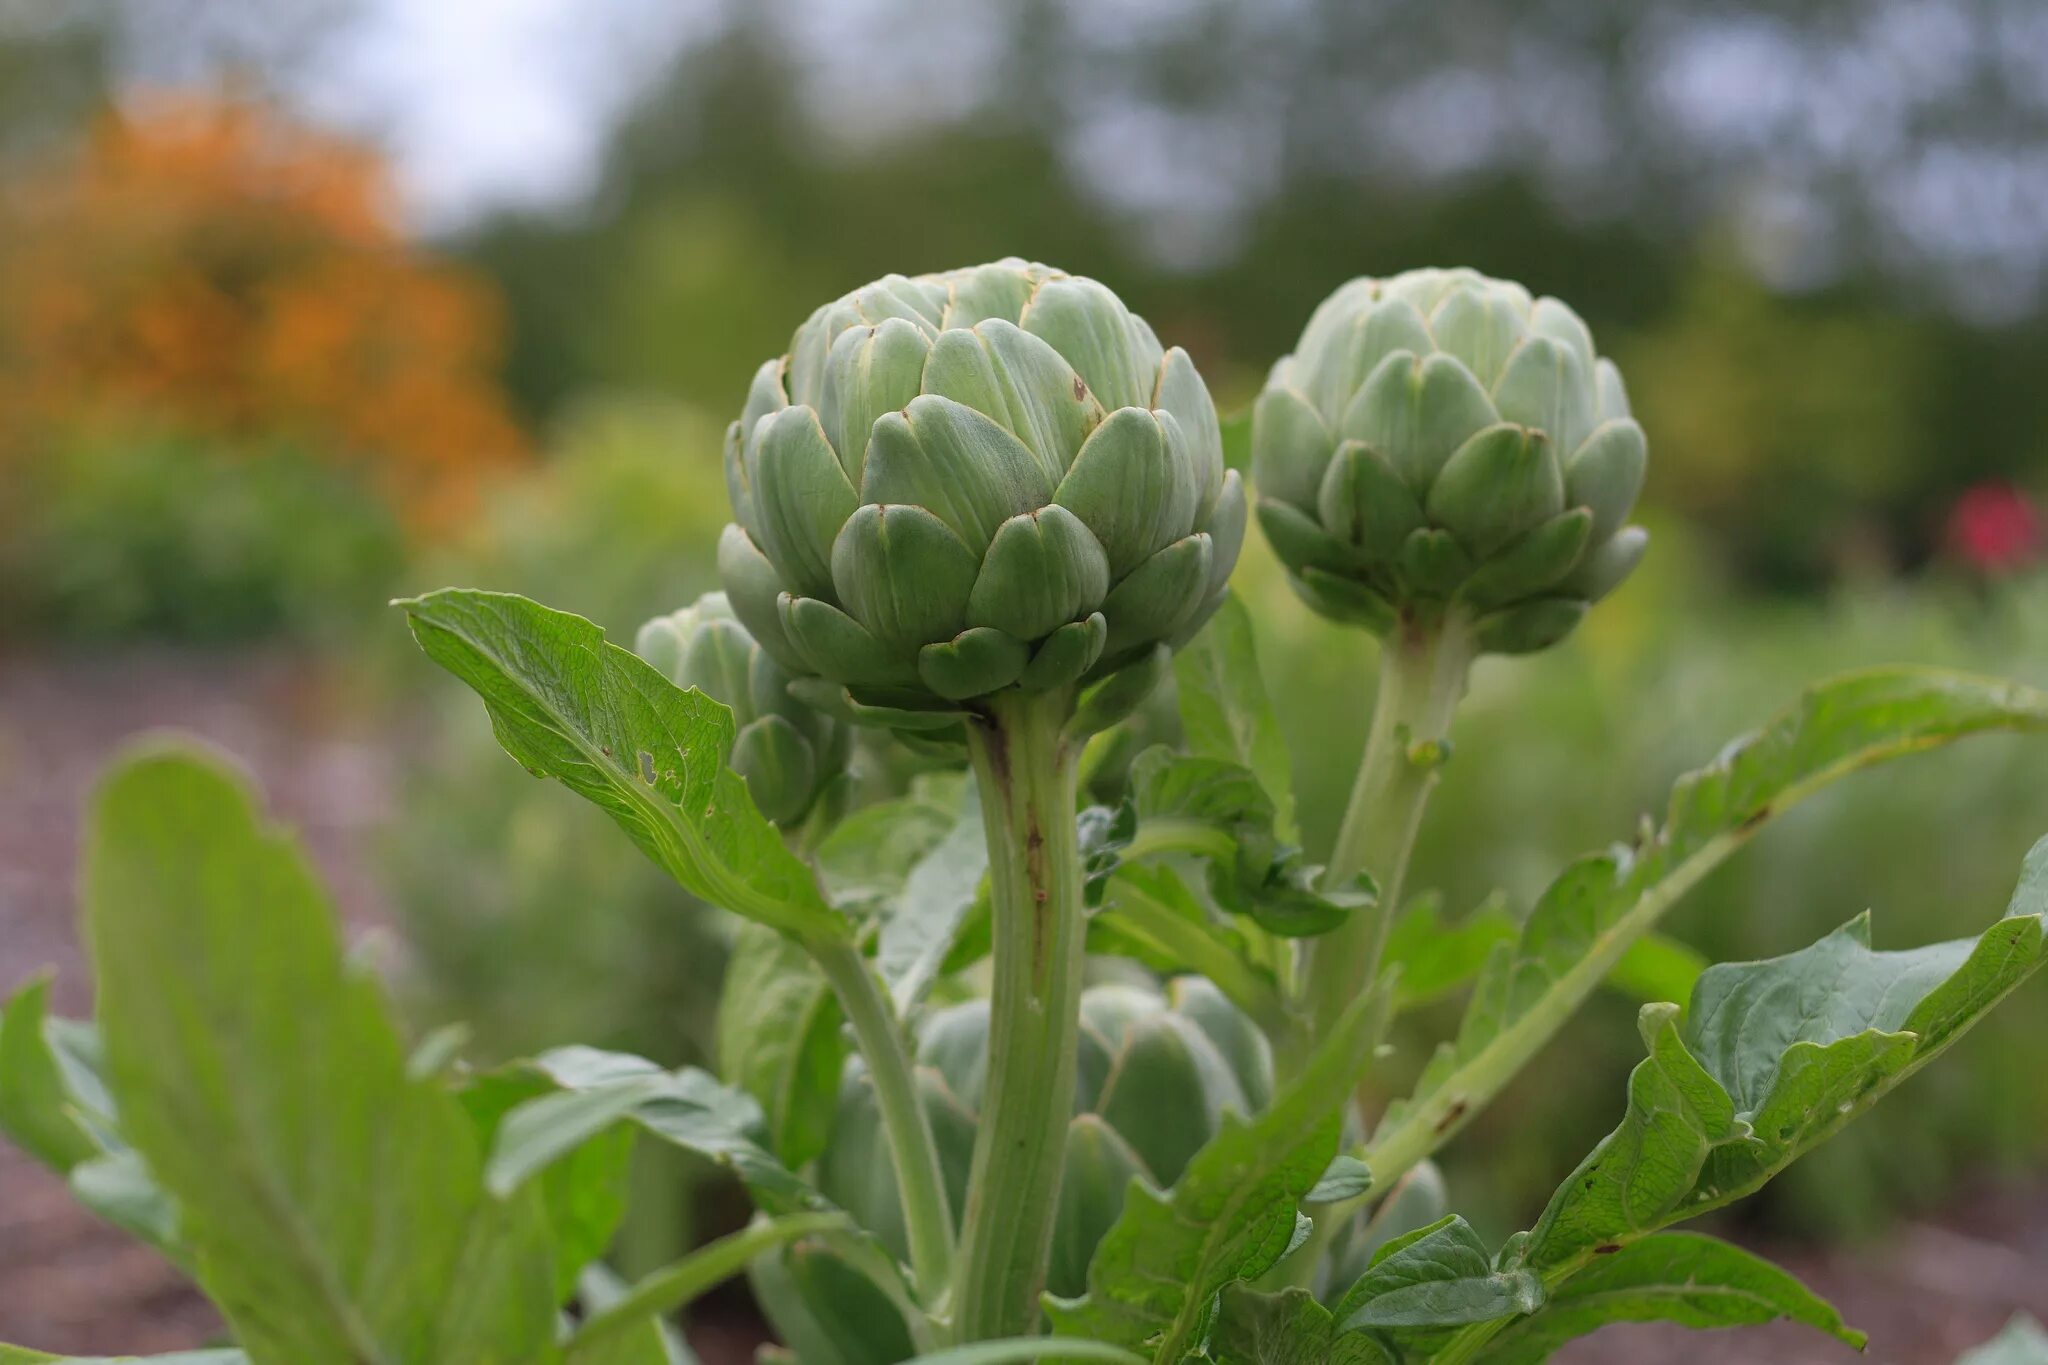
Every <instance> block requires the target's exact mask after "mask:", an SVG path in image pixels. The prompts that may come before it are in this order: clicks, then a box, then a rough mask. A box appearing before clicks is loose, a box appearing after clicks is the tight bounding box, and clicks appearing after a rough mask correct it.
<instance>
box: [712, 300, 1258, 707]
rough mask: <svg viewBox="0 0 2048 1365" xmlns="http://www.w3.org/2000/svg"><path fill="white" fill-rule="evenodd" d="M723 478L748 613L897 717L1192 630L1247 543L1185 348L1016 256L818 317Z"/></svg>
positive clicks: (737, 579)
mask: <svg viewBox="0 0 2048 1365" xmlns="http://www.w3.org/2000/svg"><path fill="white" fill-rule="evenodd" d="M725 469H726V478H727V482H728V487H729V491H730V493H731V497H732V506H733V515H734V517H735V521H734V523H733V524H732V525H730V526H728V527H727V528H726V530H725V533H724V536H723V538H722V539H721V540H720V542H719V571H720V575H721V577H722V578H723V579H724V582H725V588H726V591H727V593H728V594H729V595H730V597H731V599H732V605H733V610H734V611H735V612H736V613H737V614H738V616H739V619H740V620H741V621H742V622H744V623H745V624H746V626H747V629H748V630H750V631H751V632H753V635H754V637H755V638H756V639H757V640H759V641H760V642H761V644H762V647H763V648H765V649H766V650H768V652H769V653H770V654H772V655H773V656H774V657H775V658H776V660H777V661H778V662H780V663H781V664H782V666H783V667H784V668H786V669H788V670H789V671H790V672H791V673H793V674H797V675H799V676H810V677H816V678H819V679H824V680H826V683H825V684H824V687H825V689H826V690H827V691H828V692H829V693H830V696H829V697H828V699H829V700H832V701H835V702H837V703H839V704H840V705H842V706H844V707H847V708H849V709H851V710H852V711H854V712H855V713H856V714H858V715H860V716H862V717H863V718H868V719H876V720H881V721H884V722H887V723H892V724H897V725H901V726H905V727H915V726H920V725H921V726H924V727H926V728H940V727H944V726H949V725H951V724H952V717H951V715H950V714H949V713H952V712H954V711H956V710H957V709H958V708H960V707H961V706H963V705H969V704H972V703H974V702H976V701H977V700H978V699H983V698H986V697H988V696H989V695H990V694H992V693H996V692H999V691H1002V690H1003V689H1007V688H1018V689H1023V690H1027V691H1036V692H1044V691H1051V690H1056V689H1061V688H1068V687H1071V686H1072V685H1074V684H1075V683H1078V682H1081V681H1084V680H1092V679H1095V678H1099V677H1103V676H1105V675H1107V674H1109V673H1112V672H1115V671H1116V670H1118V669H1121V668H1123V667H1125V666H1127V665H1129V664H1132V663H1135V662H1138V661H1141V660H1143V659H1144V658H1146V656H1147V655H1149V654H1150V652H1151V651H1152V650H1153V648H1154V647H1155V646H1156V645H1158V644H1160V643H1161V642H1168V643H1171V642H1175V641H1178V640H1180V639H1184V638H1186V637H1187V636H1189V635H1191V634H1192V633H1193V631H1194V630H1195V629H1196V628H1197V627H1199V626H1200V624H1201V623H1202V621H1203V620H1205V619H1206V617H1207V614H1208V613H1209V612H1210V611H1212V610H1213V609H1214V608H1215V606H1216V605H1217V603H1218V602H1220V601H1221V600H1222V594H1223V591H1224V584H1225V581H1226V580H1227V579H1228V578H1229V576H1230V571H1231V568H1232V567H1233V566H1234V565H1235V564H1236V562H1237V552H1238V549H1239V546H1240V545H1241V544H1242V542H1243V538H1244V525H1245V497H1244V490H1243V487H1242V485H1241V483H1240V481H1239V479H1238V476H1237V475H1236V473H1234V472H1231V471H1226V470H1225V468H1224V466H1223V445H1222V438H1221V436H1220V434H1219V429H1218V426H1217V421H1216V410H1215V407H1214V405H1213V404H1212V403H1211V402H1210V399H1209V391H1208V389H1207V388H1206V387H1205V386H1204V384H1203V382H1202V378H1201V376H1200V375H1199V374H1198V373H1196V371H1195V367H1194V365H1193V363H1192V362H1191V361H1190V360H1189V359H1188V355H1187V352H1185V351H1183V350H1181V349H1180V348H1179V347H1173V348H1171V349H1167V348H1165V347H1162V346H1161V345H1160V343H1159V340H1158V338H1157V337H1155V336H1154V335H1153V333H1152V329H1151V328H1150V327H1149V326H1147V325H1146V324H1145V322H1144V320H1143V319H1142V318H1139V317H1137V316H1136V315H1135V314H1133V313H1131V312H1130V311H1129V310H1127V309H1126V308H1125V307H1124V306H1123V304H1122V303H1121V302H1119V301H1118V299H1117V297H1116V295H1114V294H1112V293H1111V292H1110V291H1109V290H1108V289H1106V288H1104V287H1103V286H1102V285H1100V284H1097V283H1096V282H1095V281H1093V280H1089V279H1083V278H1080V277H1077V276H1071V275H1066V274H1063V273H1061V272H1059V271H1057V270H1053V269H1051V268H1049V267H1046V266H1042V265H1033V264H1027V263H1025V262H1023V261H1019V260H1005V261H999V262H996V263H995V264H992V265H984V266H977V267H974V268H972V269H966V270H955V271H952V272H949V273H946V274H939V275H923V276H918V277H916V278H914V279H912V278H906V277H904V276H901V275H891V276H888V277H887V278H884V279H881V280H877V281H876V282H874V283H873V284H870V285H867V286H866V287H864V288H861V289H857V290H855V291H854V292H852V293H851V294H848V295H846V296H845V297H844V298H841V299H837V300H835V301H834V302H832V303H828V304H826V305H825V306H824V307H822V308H820V309H818V310H817V311H816V312H815V313H813V314H812V315H811V316H810V318H809V320H808V321H806V322H805V323H804V324H803V326H801V327H799V328H798V329H797V331H796V335H795V336H794V337H793V338H791V341H790V346H789V352H788V354H786V355H784V356H781V357H778V358H777V359H774V360H770V361H768V362H767V363H766V364H764V365H762V366H761V368H760V370H759V371H758V372H757V373H756V374H755V376H754V381H753V386H752V388H751V390H750V391H749V393H748V395H747V401H746V407H745V410H744V411H743V412H742V413H741V415H740V417H739V419H738V420H737V421H735V422H733V424H732V425H731V427H730V428H729V429H728V431H727V434H726V446H725ZM840 689H844V692H843V693H842V692H841V691H840ZM818 690H819V689H818V688H817V686H815V685H814V686H813V688H812V691H813V692H816V691H818Z"/></svg>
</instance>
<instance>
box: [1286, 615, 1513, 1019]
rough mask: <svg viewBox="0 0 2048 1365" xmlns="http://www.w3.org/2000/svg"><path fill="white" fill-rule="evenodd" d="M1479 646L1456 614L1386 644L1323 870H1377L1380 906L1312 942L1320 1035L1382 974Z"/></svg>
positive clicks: (1314, 1010)
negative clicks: (1346, 801)
mask: <svg viewBox="0 0 2048 1365" xmlns="http://www.w3.org/2000/svg"><path fill="white" fill-rule="evenodd" d="M1473 653H1474V646H1473V641H1472V636H1471V631H1470V627H1469V626H1467V625H1466V624H1465V623H1464V621H1463V620H1462V619H1460V618H1459V617H1457V616H1455V615H1453V616H1451V617H1448V618H1444V619H1441V620H1437V621H1430V622H1423V621H1413V620H1410V621H1403V622H1402V623H1401V624H1400V625H1399V626H1398V627H1396V628H1395V629H1394V630H1393V631H1392V632H1390V633H1389V634H1388V636H1387V639H1386V642H1385V643H1384V644H1383V645H1382V646H1381V649H1380V689H1379V696H1378V698H1377V699H1376V700H1375V701H1374V704H1373V714H1372V729H1371V732H1370V733H1369V734H1368V736H1367V738H1366V743H1365V758H1364V761H1363V762H1362V763H1361V764H1360V765H1359V769H1358V779H1357V781H1356V782H1355V783H1354V784H1353V786H1352V789H1351V804H1350V806H1349V807H1348V808H1346V810H1345V812H1344V823H1343V825H1342V826H1341V827H1340V828H1339V830H1338V833H1337V844H1336V847H1335V848H1334V849H1333V850H1332V852H1331V854H1330V863H1329V867H1328V869H1327V871H1326V872H1325V873H1324V877H1325V880H1326V882H1327V884H1328V885H1331V886H1337V885H1341V884H1342V883H1344V882H1347V881H1349V880H1351V879H1352V878H1353V877H1356V876H1357V875H1358V874H1359V873H1360V872H1368V873H1371V874H1372V878H1373V880H1374V881H1375V882H1377V883H1378V884H1379V906H1378V908H1377V909H1375V910H1372V911H1368V912H1365V913H1362V914H1357V915H1353V916H1352V917H1351V918H1350V919H1349V920H1347V921H1345V923H1344V924H1342V925H1340V926H1339V927H1338V928H1337V929H1335V930H1334V931H1332V932H1331V933H1329V934H1326V935H1324V936H1323V937H1322V938H1319V939H1315V940H1313V941H1312V943H1311V947H1310V953H1311V954H1312V956H1311V959H1310V966H1309V973H1308V1005H1309V1010H1310V1015H1311V1018H1312V1019H1313V1021H1314V1029H1313V1036H1315V1037H1318V1038H1320V1037H1324V1036H1326V1035H1327V1034H1328V1032H1329V1030H1330V1028H1331V1026H1332V1025H1333V1024H1335V1023H1336V1021H1337V1018H1338V1017H1339V1016H1340V1015H1342V1014H1343V1013H1344V1011H1345V1009H1346V1008H1347V1007H1348V1006H1349V1005H1350V1004H1351V1002H1352V1001H1353V1000H1355V999H1357V998H1358V996H1359V995H1360V994H1361V993H1363V992H1364V990H1365V989H1366V987H1367V986H1369V985H1371V984H1372V981H1373V979H1374V977H1376V976H1377V975H1378V974H1379V968H1380V957H1381V954H1382V953H1383V952H1384V951H1385V949H1386V942H1387V930H1388V927H1389V925H1390V924H1391V923H1392V921H1393V917H1394V916H1395V915H1396V914H1398V913H1399V912H1400V905H1401V883H1402V881H1403V880H1404V878H1405V877H1406V876H1407V872H1408V855H1409V853H1410V852H1411V851H1412V850H1413V848H1414V847H1415V834H1416V831H1417V830H1418V829H1420V828H1421V826H1422V812H1423V808H1424V807H1425V806H1427V805H1428V803H1429V794H1430V792H1431V791H1433V790H1434V789H1435V787H1436V783H1437V778H1438V776H1439V770H1440V769H1441V768H1442V766H1443V760H1444V758H1445V757H1446V756H1447V755H1448V752H1449V749H1448V744H1449V735H1450V727H1451V715H1452V713H1453V712H1454V711H1456V710H1457V706H1458V701H1459V699H1460V698H1462V697H1463V696H1464V695H1465V679H1466V676H1467V674H1468V673H1469V672H1470V671H1471V667H1472V657H1473Z"/></svg>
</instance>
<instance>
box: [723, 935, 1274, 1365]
mask: <svg viewBox="0 0 2048 1365" xmlns="http://www.w3.org/2000/svg"><path fill="white" fill-rule="evenodd" d="M989 1024H990V1017H989V1003H988V1001H987V1000H985V999H983V1000H970V1001H966V1002H963V1003H961V1004H956V1005H951V1006H947V1007H945V1008H943V1009H939V1010H935V1011H934V1012H933V1013H932V1014H931V1015H930V1016H929V1017H928V1018H927V1019H926V1020H925V1021H924V1023H923V1025H922V1027H921V1028H920V1029H919V1030H918V1043H917V1062H918V1069H919V1080H920V1082H921V1087H920V1088H921V1091H922V1095H923V1099H924V1105H925V1109H926V1112H927V1114H928V1115H929V1116H930V1120H931V1126H932V1134H933V1137H934V1139H935V1140H936V1142H937V1145H938V1151H939V1160H940V1164H941V1166H942V1168H943V1170H944V1172H945V1178H946V1183H947V1185H948V1186H949V1187H950V1189H951V1192H952V1206H953V1208H954V1209H956V1210H958V1209H961V1208H963V1207H965V1201H966V1192H967V1183H968V1176H969V1168H970V1165H971V1154H972V1149H973V1145H974V1136H975V1132H976V1130H977V1128H978V1127H979V1125H980V1122H981V1109H982V1099H983V1094H984V1091H985V1088H986V1084H987V1078H988V1068H989V1060H990V1058H989ZM1079 1040H1080V1067H1079V1073H1080V1084H1079V1086H1078V1087H1077V1089H1076V1092H1075V1096H1074V1106H1073V1117H1072V1118H1071V1119H1070V1120H1069V1121H1068V1123H1067V1126H1066V1142H1065V1159H1064V1162H1063V1170H1062V1179H1061V1181H1060V1186H1059V1196H1058V1201H1057V1206H1056V1214H1055V1219H1054V1224H1053V1227H1054V1231H1053V1242H1052V1259H1051V1267H1050V1271H1049V1273H1048V1275H1047V1279H1046V1288H1047V1289H1048V1290H1049V1291H1050V1292H1052V1293H1054V1294H1056V1295H1062V1296H1072V1295H1078V1294H1081V1293H1083V1292H1084V1291H1085V1290H1086V1288H1087V1279H1086V1276H1087V1270H1088V1262H1089V1259H1090V1258H1091V1257H1092V1256H1093V1255H1094V1252H1095V1247H1096V1244H1097V1243H1099V1242H1100V1241H1101V1240H1102V1237H1103V1235H1104V1234H1105V1233H1106V1232H1107V1231H1108V1230H1109V1228H1110V1226H1111V1225H1112V1224H1113V1223H1115V1222H1116V1219H1117V1216H1118V1214H1119V1213H1120V1212H1121V1211H1122V1209H1123V1204H1124V1194H1125V1191H1126V1190H1127V1189H1128V1188H1129V1186H1130V1182H1131V1181H1132V1179H1134V1178H1135V1179H1139V1180H1143V1181H1145V1182H1146V1183H1147V1184H1149V1185H1151V1186H1152V1187H1153V1188H1155V1189H1159V1190H1164V1189H1167V1188H1169V1187H1171V1186H1172V1184H1173V1183H1174V1182H1175V1181H1176V1180H1178V1179H1179V1178H1180V1175H1181V1171H1182V1170H1183V1168H1185V1167H1186V1165H1187V1162H1188V1158H1189V1157H1190V1156H1192V1155H1193V1154H1194V1153H1195V1152H1196V1151H1197V1150H1199V1149H1200V1148H1201V1147H1202V1145H1203V1144H1204V1143H1206V1142H1208V1141H1209V1139H1210V1138H1212V1137H1214V1136H1215V1134H1216V1131H1217V1128H1218V1125H1219V1123H1220V1122H1221V1120H1222V1116H1223V1114H1224V1113H1225V1112H1226V1111H1231V1112H1235V1113H1237V1114H1239V1115H1241V1116H1242V1115H1248V1114H1252V1113H1256V1112H1257V1111H1258V1110H1259V1109H1261V1108H1263V1107H1264V1106H1265V1104H1266V1102H1267V1100H1268V1099H1269V1098H1270V1097H1271V1094H1272V1089H1273V1059H1272V1053H1271V1051H1270V1049H1269V1047H1268V1044H1267V1042H1266V1038H1265V1036H1264V1035H1263V1034H1262V1033H1260V1031H1259V1030H1258V1028H1257V1027H1256V1026H1255V1025H1254V1024H1253V1023H1252V1022H1251V1021H1250V1020H1249V1019H1247V1018H1246V1017H1245V1016H1244V1014H1243V1013H1241V1012H1240V1011H1239V1010H1238V1009H1237V1008H1236V1007H1235V1006H1233V1005H1232V1004H1231V1003H1230V1002H1229V1001H1228V1000H1226V999H1224V997H1223V995H1222V993H1221V992H1219V991H1218V990H1217V989H1216V987H1215V986H1214V985H1212V984H1211V983H1210V982H1208V981H1207V980H1205V979H1203V978H1201V977H1195V976H1184V977H1177V978H1175V979H1174V980H1172V981H1171V982H1169V983H1167V985H1166V988H1165V989H1164V990H1163V991H1162V990H1161V989H1159V988H1156V987H1154V986H1152V985H1151V984H1150V983H1149V982H1147V983H1144V984H1138V983H1136V982H1122V981H1119V982H1107V983H1103V984H1100V985H1095V986H1091V987H1089V988H1088V990H1086V991H1085V992H1083V994H1082V996H1081V1028H1080V1033H1079ZM832 1134H833V1136H832V1144H831V1146H830V1147H829V1148H828V1149H827V1150H826V1152H825V1155H824V1157H823V1158H822V1159H821V1160H820V1163H819V1166H818V1171H817V1180H818V1188H819V1190H820V1192H822V1193H823V1194H825V1195H826V1196H827V1197H828V1198H830V1199H831V1200H832V1201H833V1202H834V1203H835V1204H838V1205H839V1206H840V1207H842V1208H844V1209H845V1210H846V1211H847V1212H849V1213H850V1214H852V1215H853V1216H854V1218H855V1219H856V1220H858V1221H859V1222H860V1224H861V1225H862V1226H863V1227H866V1228H868V1229H870V1230H871V1231H873V1232H875V1233H876V1234H877V1235H878V1236H880V1237H881V1238H882V1240H883V1241H884V1242H885V1243H886V1244H888V1245H889V1247H890V1249H891V1250H892V1251H894V1252H895V1253H896V1254H897V1255H898V1256H902V1255H904V1254H906V1249H907V1238H906V1235H905V1229H904V1226H903V1215H902V1211H901V1210H902V1203H901V1198H900V1195H899V1193H898V1191H897V1188H896V1184H895V1181H894V1179H893V1178H892V1177H891V1175H890V1171H889V1161H888V1136H887V1133H886V1130H885V1127H884V1124H883V1117H882V1113H881V1108H880V1105H879V1104H878V1102H877V1099H876V1095H875V1089H874V1086H873V1084H872V1082H871V1078H870V1077H869V1075H868V1074H867V1071H866V1068H865V1067H863V1066H862V1065H861V1063H860V1062H859V1060H858V1059H857V1058H856V1059H855V1060H853V1061H851V1062H849V1064H848V1066H847V1069H846V1073H845V1077H844V1080H843V1082H842V1084H841V1087H840V1095H839V1109H838V1115H837V1117H836V1118H835V1120H834V1122H833V1128H832ZM835 1260H836V1257H835V1256H834V1253H833V1252H832V1251H831V1250H830V1249H828V1248H825V1247H822V1246H817V1245H811V1244H804V1243H799V1244H797V1245H796V1246H793V1247H791V1248H790V1249H789V1250H788V1251H786V1252H783V1253H780V1259H779V1264H776V1265H771V1266H759V1267H757V1268H756V1271H755V1273H756V1276H757V1278H758V1277H762V1276H765V1277H767V1278H768V1279H769V1280H771V1281H773V1282H774V1283H775V1284H776V1286H777V1287H778V1288H779V1289H787V1290H788V1291H789V1292H783V1293H777V1294H772V1295H771V1294H768V1293H763V1294H762V1295H760V1297H761V1298H762V1299H763V1301H764V1302H766V1303H767V1304H768V1306H769V1311H770V1313H771V1315H772V1316H773V1317H774V1319H775V1325H776V1328H777V1330H778V1332H779V1334H780V1335H781V1336H782V1337H783V1339H784V1340H785V1341H789V1342H792V1343H798V1342H801V1343H803V1344H804V1349H803V1352H802V1359H803V1360H804V1361H805V1362H806V1365H866V1363H867V1362H886V1361H893V1360H901V1359H903V1358H905V1356H906V1355H907V1354H908V1350H907V1347H908V1336H907V1334H906V1332H905V1330H904V1327H903V1324H902V1322H901V1321H900V1319H899V1318H898V1316H897V1315H896V1314H895V1313H894V1312H893V1311H892V1310H891V1309H890V1307H889V1304H888V1302H887V1300H885V1299H882V1298H881V1297H880V1296H879V1295H875V1294H873V1292H872V1291H869V1293H868V1294H867V1295H861V1294H860V1293H859V1292H858V1286H859V1280H858V1277H857V1276H855V1275H853V1274H852V1273H851V1271H850V1270H849V1269H847V1268H845V1267H843V1266H838V1265H832V1264H830V1263H831V1262H833V1261H835ZM827 1342H829V1343H830V1345H829V1347H828V1346H827V1345H825V1344H823V1343H827Z"/></svg>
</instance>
